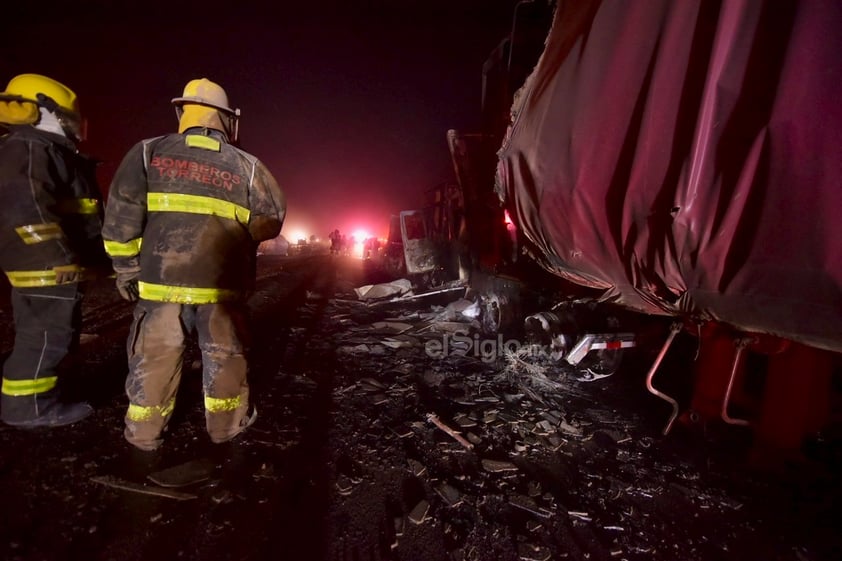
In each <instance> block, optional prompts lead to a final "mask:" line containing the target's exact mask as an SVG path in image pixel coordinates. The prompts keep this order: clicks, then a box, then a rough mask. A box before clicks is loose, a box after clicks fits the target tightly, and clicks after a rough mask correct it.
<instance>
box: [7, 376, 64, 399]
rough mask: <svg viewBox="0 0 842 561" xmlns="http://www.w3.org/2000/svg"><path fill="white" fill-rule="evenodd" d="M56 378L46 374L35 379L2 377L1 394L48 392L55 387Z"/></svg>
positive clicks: (17, 394)
mask: <svg viewBox="0 0 842 561" xmlns="http://www.w3.org/2000/svg"><path fill="white" fill-rule="evenodd" d="M57 381H58V378H57V377H56V376H48V377H46V378H36V379H35V380H9V379H8V378H3V390H2V391H3V394H4V395H11V396H21V395H35V394H39V393H44V392H48V391H50V390H51V389H53V388H54V387H56V382H57Z"/></svg>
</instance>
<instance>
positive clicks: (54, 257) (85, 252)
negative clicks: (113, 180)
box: [0, 126, 108, 289]
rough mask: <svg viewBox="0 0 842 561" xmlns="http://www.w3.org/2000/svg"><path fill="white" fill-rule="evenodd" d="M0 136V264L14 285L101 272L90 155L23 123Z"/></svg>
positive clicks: (98, 208) (97, 198) (98, 202)
mask: <svg viewBox="0 0 842 561" xmlns="http://www.w3.org/2000/svg"><path fill="white" fill-rule="evenodd" d="M9 128H10V131H11V132H9V133H8V134H6V135H4V136H2V137H0V266H2V269H3V272H4V273H5V274H6V276H7V277H8V278H9V282H10V283H11V285H12V286H14V287H16V288H19V289H30V288H41V287H50V286H55V285H56V284H57V280H56V268H58V269H63V270H64V271H68V270H70V271H75V272H78V273H79V274H78V275H76V277H75V279H74V282H75V281H78V280H82V279H84V278H90V277H92V276H94V275H96V274H97V272H102V271H103V270H104V268H105V267H107V265H108V258H107V256H106V255H105V252H104V250H103V244H102V238H101V237H100V231H101V229H102V195H101V192H100V190H99V187H98V186H97V182H96V170H95V168H96V162H95V161H94V160H92V159H90V158H88V157H86V156H84V155H82V154H80V153H79V152H78V150H77V149H76V146H75V144H74V143H73V142H71V141H70V140H68V139H67V138H65V137H63V136H61V135H58V134H54V133H50V132H45V131H40V130H37V129H35V128H33V127H30V126H14V127H9Z"/></svg>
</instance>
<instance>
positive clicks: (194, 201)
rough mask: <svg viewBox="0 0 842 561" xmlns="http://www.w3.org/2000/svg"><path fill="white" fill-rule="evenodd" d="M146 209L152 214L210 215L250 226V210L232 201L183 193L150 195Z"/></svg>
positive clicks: (147, 196)
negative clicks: (184, 213) (183, 213)
mask: <svg viewBox="0 0 842 561" xmlns="http://www.w3.org/2000/svg"><path fill="white" fill-rule="evenodd" d="M146 208H147V209H149V211H151V212H187V213H190V214H210V215H213V216H219V217H221V218H228V219H229V220H236V221H237V222H239V223H240V224H248V222H249V217H250V216H251V211H250V210H249V209H247V208H245V207H242V206H240V205H238V204H234V203H232V202H230V201H223V200H222V199H215V198H213V197H203V196H201V195H183V194H181V193H149V194H147V195H146Z"/></svg>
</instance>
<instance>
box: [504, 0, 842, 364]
mask: <svg viewBox="0 0 842 561" xmlns="http://www.w3.org/2000/svg"><path fill="white" fill-rule="evenodd" d="M840 98H842V4H840V3H839V2H838V1H835V0H827V1H821V0H811V1H809V2H785V1H778V0H776V1H768V2H761V1H751V0H745V1H724V2H707V1H693V0H681V1H680V2H678V1H675V0H662V1H657V0H646V1H639V2H619V1H605V2H598V1H590V2H589V1H584V0H577V1H569V2H561V3H560V7H559V9H558V10H557V12H556V14H555V17H554V21H553V25H552V28H551V31H550V33H549V36H548V38H547V42H546V47H545V50H544V53H543V54H542V56H541V58H540V60H539V61H538V64H537V65H536V67H535V69H534V71H533V73H532V74H531V75H530V77H529V78H528V79H527V81H526V83H525V85H524V86H523V88H521V90H520V91H519V92H518V94H517V96H516V97H515V102H514V105H513V107H512V113H513V118H512V124H511V126H510V127H509V130H508V131H507V134H506V138H505V140H504V142H503V146H502V149H501V151H500V161H499V165H498V177H497V180H498V184H497V190H498V194H499V195H500V197H501V198H502V199H503V201H504V204H505V206H506V207H507V208H508V209H509V212H510V213H511V215H512V217H513V218H514V220H515V222H516V224H517V226H518V227H519V228H520V230H521V232H522V233H523V234H524V235H525V236H526V238H527V239H528V241H529V242H530V243H531V244H533V245H534V246H535V248H534V249H535V250H537V254H538V256H539V258H540V260H541V261H542V264H543V265H544V267H546V268H547V269H548V270H550V271H551V272H553V273H555V274H556V275H558V276H560V277H562V278H564V279H567V280H569V281H573V282H575V283H577V284H580V285H583V286H588V287H593V288H597V289H601V290H602V291H603V292H602V298H603V299H605V300H609V301H613V302H616V303H619V304H621V305H624V306H627V307H629V308H632V309H635V310H639V311H642V312H645V313H650V314H661V315H668V316H669V315H674V316H698V317H700V318H702V319H711V320H716V321H720V322H724V323H727V324H730V325H733V326H735V327H737V328H739V329H741V330H744V331H749V332H760V333H769V334H773V335H777V336H780V337H784V338H786V339H792V340H794V341H799V342H802V343H804V344H807V345H810V346H814V347H818V348H824V349H829V350H833V351H842V99H840Z"/></svg>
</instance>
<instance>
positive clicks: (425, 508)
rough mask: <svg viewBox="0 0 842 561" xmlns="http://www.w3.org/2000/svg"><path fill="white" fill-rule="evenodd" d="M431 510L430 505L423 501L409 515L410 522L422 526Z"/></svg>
mask: <svg viewBox="0 0 842 561" xmlns="http://www.w3.org/2000/svg"><path fill="white" fill-rule="evenodd" d="M429 510H430V503H428V502H427V501H426V500H421V501H420V502H419V503H418V504H416V505H415V507H414V508H413V509H412V511H411V512H410V513H409V520H410V521H412V522H413V523H414V524H421V523H422V522H424V520H426V519H427V513H428V512H429Z"/></svg>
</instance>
